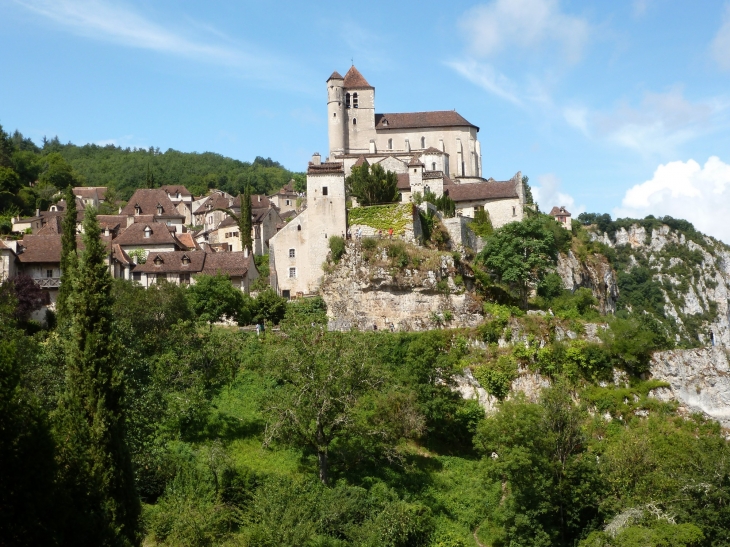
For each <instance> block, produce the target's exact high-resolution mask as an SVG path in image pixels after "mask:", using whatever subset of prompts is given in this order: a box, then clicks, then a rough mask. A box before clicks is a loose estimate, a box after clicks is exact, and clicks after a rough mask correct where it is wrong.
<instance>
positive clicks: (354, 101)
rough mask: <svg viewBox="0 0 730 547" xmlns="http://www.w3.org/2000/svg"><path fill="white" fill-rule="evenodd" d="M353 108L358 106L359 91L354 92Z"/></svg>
mask: <svg viewBox="0 0 730 547" xmlns="http://www.w3.org/2000/svg"><path fill="white" fill-rule="evenodd" d="M352 108H357V93H353V94H352Z"/></svg>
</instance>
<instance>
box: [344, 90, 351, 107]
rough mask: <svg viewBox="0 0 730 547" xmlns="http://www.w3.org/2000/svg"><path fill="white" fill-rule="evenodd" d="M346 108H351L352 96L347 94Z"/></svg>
mask: <svg viewBox="0 0 730 547" xmlns="http://www.w3.org/2000/svg"><path fill="white" fill-rule="evenodd" d="M345 108H350V94H349V93H345Z"/></svg>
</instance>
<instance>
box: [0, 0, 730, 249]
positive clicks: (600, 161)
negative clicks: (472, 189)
mask: <svg viewBox="0 0 730 547" xmlns="http://www.w3.org/2000/svg"><path fill="white" fill-rule="evenodd" d="M0 48H1V51H3V55H2V56H1V57H0V78H1V80H0V82H1V83H2V85H0V124H2V125H3V126H4V127H5V129H6V130H11V131H12V130H14V129H16V128H17V129H20V130H21V131H22V132H23V133H24V134H25V135H26V136H29V137H31V138H33V139H34V140H36V141H40V140H41V138H42V137H43V136H44V135H46V136H49V137H51V136H54V135H58V137H59V138H60V139H61V140H62V141H64V142H66V141H71V142H74V143H77V144H83V143H86V142H96V143H109V142H112V143H115V144H118V145H122V146H138V147H148V146H151V145H152V146H156V147H159V148H161V149H162V150H166V149H167V148H175V149H177V150H183V151H199V152H203V151H213V152H218V153H221V154H224V155H227V156H231V157H234V158H238V159H241V160H249V161H250V160H253V158H254V157H255V156H257V155H261V156H267V157H268V156H270V157H272V158H273V159H276V160H278V161H280V162H281V163H282V164H284V165H285V166H286V167H288V168H289V169H293V170H304V168H305V166H306V162H307V160H308V158H309V157H310V155H311V153H312V152H314V151H322V152H325V151H326V149H327V130H326V92H325V80H326V78H327V77H328V76H329V75H330V73H331V72H332V71H333V70H338V71H339V72H340V73H343V74H344V72H345V71H346V70H347V69H348V68H349V65H350V62H351V59H354V62H355V65H356V66H357V67H358V69H359V70H360V71H361V72H362V73H363V75H364V76H365V77H366V78H367V79H368V80H369V82H370V83H371V84H372V85H374V86H375V88H376V109H377V110H378V111H381V112H382V111H384V112H399V111H420V110H444V109H452V108H454V109H456V110H457V111H459V112H460V113H461V114H462V115H463V116H465V117H466V118H467V119H468V120H469V121H471V122H472V123H474V124H476V125H478V126H479V127H480V128H481V130H480V133H479V134H480V140H481V142H482V151H483V167H484V172H485V175H486V176H492V177H494V178H495V179H498V180H504V179H507V178H509V177H511V176H512V175H513V174H514V173H515V172H516V171H522V172H523V174H527V175H529V177H530V181H531V183H532V184H533V186H534V187H535V188H536V190H537V192H536V193H537V194H538V197H539V202H540V205H541V207H542V208H543V209H546V208H549V207H550V206H552V205H567V206H568V208H569V210H571V212H573V213H579V212H581V211H583V210H588V211H598V212H610V213H612V214H613V215H619V216H626V215H631V216H640V217H643V216H645V215H647V214H650V213H651V214H655V215H664V214H670V215H672V216H676V217H683V218H687V219H689V220H691V221H692V222H694V223H695V224H696V225H697V226H698V228H700V229H702V230H704V231H706V232H708V233H710V234H712V235H715V236H716V237H719V238H721V239H723V240H724V241H726V242H730V223H728V222H727V221H726V219H727V218H730V165H729V164H730V85H729V84H730V4H728V3H726V2H720V1H718V2H714V1H710V0H705V1H703V2H699V3H698V2H679V1H670V0H634V1H631V0H626V1H624V2H618V1H616V2H605V1H594V2H591V1H582V2H577V1H575V2H571V1H567V0H564V1H559V0H494V1H489V2H481V3H480V2H466V1H459V0H455V1H452V2H448V3H444V2H428V1H421V2H380V1H371V2H367V3H365V2H363V3H354V2H351V3H342V2H317V3H311V2H306V3H305V2H291V3H286V2H281V3H273V2H205V3H203V2H190V1H184V0H177V1H175V2H173V1H165V0H158V1H155V2H152V1H149V0H136V1H135V0H119V1H111V0H95V1H89V0H77V1H72V0H0ZM726 162H727V163H726Z"/></svg>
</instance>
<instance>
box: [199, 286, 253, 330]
mask: <svg viewBox="0 0 730 547" xmlns="http://www.w3.org/2000/svg"><path fill="white" fill-rule="evenodd" d="M188 296H189V298H190V308H191V309H192V311H193V313H194V314H195V315H196V316H197V317H198V318H199V319H200V320H201V321H205V322H207V323H208V324H209V325H210V327H211V329H212V328H213V323H216V322H217V321H220V320H221V319H223V318H224V317H229V318H231V319H235V320H236V321H237V322H238V323H239V324H246V323H247V322H248V321H249V320H250V318H251V317H250V312H249V310H248V307H247V306H246V298H245V297H244V295H243V293H242V292H241V291H240V290H238V289H237V288H236V287H234V286H233V285H232V284H231V279H230V278H229V277H228V276H227V275H222V274H218V275H198V276H196V277H195V284H194V285H191V286H190V288H189V289H188Z"/></svg>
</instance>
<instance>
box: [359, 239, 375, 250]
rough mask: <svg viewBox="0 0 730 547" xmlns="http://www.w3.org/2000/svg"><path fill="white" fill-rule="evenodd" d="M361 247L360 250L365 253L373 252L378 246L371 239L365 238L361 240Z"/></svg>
mask: <svg viewBox="0 0 730 547" xmlns="http://www.w3.org/2000/svg"><path fill="white" fill-rule="evenodd" d="M361 245H362V248H363V249H364V250H366V251H374V250H375V249H376V248H377V246H378V242H377V241H376V240H375V239H373V238H372V237H366V238H365V239H363V240H362V243H361Z"/></svg>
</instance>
